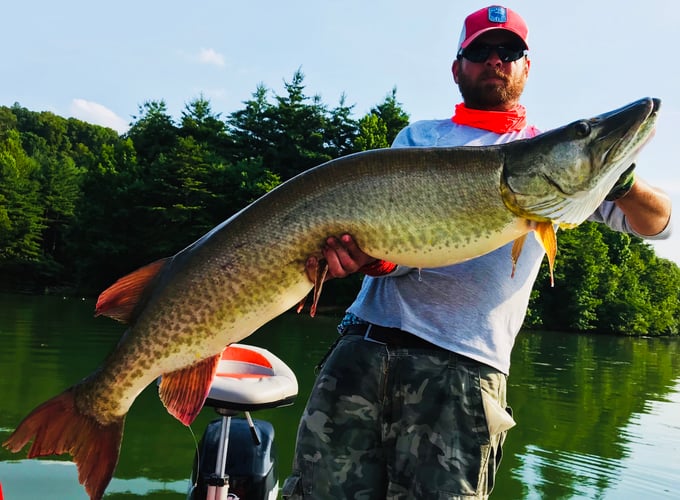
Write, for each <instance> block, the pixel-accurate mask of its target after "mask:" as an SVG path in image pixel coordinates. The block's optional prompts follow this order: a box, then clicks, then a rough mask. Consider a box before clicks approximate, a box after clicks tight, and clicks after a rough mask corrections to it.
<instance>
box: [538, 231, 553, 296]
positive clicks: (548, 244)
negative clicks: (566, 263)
mask: <svg viewBox="0 0 680 500" xmlns="http://www.w3.org/2000/svg"><path fill="white" fill-rule="evenodd" d="M535 231H536V232H535V234H536V239H537V240H538V241H539V243H540V244H541V246H542V247H543V250H545V254H546V255H547V256H548V266H549V268H550V286H555V274H554V269H555V257H556V256H557V233H556V231H555V226H554V225H553V224H552V222H539V223H537V224H536V229H535Z"/></svg>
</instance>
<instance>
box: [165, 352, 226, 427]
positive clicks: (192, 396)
mask: <svg viewBox="0 0 680 500" xmlns="http://www.w3.org/2000/svg"><path fill="white" fill-rule="evenodd" d="M221 355H222V353H220V354H217V355H215V356H212V357H210V358H206V359H204V360H202V361H199V362H198V363H196V364H193V365H191V366H188V367H186V368H182V369H181V370H177V371H174V372H171V373H166V374H164V375H163V377H162V378H161V383H160V386H159V387H158V395H159V397H160V398H161V401H162V402H163V405H164V406H165V408H166V409H167V410H168V413H170V415H172V416H173V417H175V418H176V419H177V420H179V421H180V422H182V423H183V424H184V425H189V424H191V422H193V421H194V419H195V418H196V416H197V415H198V414H199V413H200V411H201V408H203V403H205V398H207V397H208V393H209V392H210V384H211V383H212V380H213V377H214V376H215V372H216V371H217V364H218V363H219V362H220V357H221Z"/></svg>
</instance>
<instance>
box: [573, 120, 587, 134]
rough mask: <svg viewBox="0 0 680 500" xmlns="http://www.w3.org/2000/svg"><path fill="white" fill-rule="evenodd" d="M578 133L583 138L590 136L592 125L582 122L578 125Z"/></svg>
mask: <svg viewBox="0 0 680 500" xmlns="http://www.w3.org/2000/svg"><path fill="white" fill-rule="evenodd" d="M576 133H577V134H578V135H580V136H581V137H586V136H588V135H589V134H590V123H588V122H587V121H580V122H578V123H577V124H576Z"/></svg>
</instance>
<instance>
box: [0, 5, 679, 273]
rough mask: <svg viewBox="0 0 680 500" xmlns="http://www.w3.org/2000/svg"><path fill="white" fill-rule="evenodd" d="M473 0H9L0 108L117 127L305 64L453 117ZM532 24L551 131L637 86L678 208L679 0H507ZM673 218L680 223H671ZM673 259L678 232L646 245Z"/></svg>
mask: <svg viewBox="0 0 680 500" xmlns="http://www.w3.org/2000/svg"><path fill="white" fill-rule="evenodd" d="M487 5H489V3H487V2H479V1H472V0H448V1H444V0H419V1H417V2H413V1H412V0H410V1H406V0H287V1H286V2H281V1H278V0H277V1H274V0H259V1H252V0H246V1H236V0H192V1H191V2H188V1H178V0H163V1H153V0H146V1H144V0H136V1H130V0H118V1H117V2H93V1H92V0H87V1H85V0H61V1H60V2H44V1H36V0H23V1H21V2H6V5H5V6H4V7H3V14H2V17H3V28H2V30H0V54H1V55H0V61H1V62H0V81H1V82H2V83H1V84H0V105H4V106H11V105H13V104H14V103H19V104H20V105H21V106H23V107H25V108H27V109H29V110H31V111H51V112H53V113H55V114H57V115H60V116H65V117H75V118H79V119H81V120H84V121H88V122H91V123H96V124H100V125H105V126H108V127H111V128H114V129H116V130H118V131H119V132H121V133H123V132H125V130H126V129H127V127H128V126H129V124H130V122H132V121H133V117H134V116H136V115H138V111H139V107H140V105H142V104H143V103H144V102H147V101H152V100H155V101H158V100H163V101H165V103H166V105H167V108H168V111H169V113H170V114H171V115H172V116H173V117H174V118H175V119H179V117H180V116H181V112H182V110H183V109H184V107H185V106H186V105H187V103H189V102H191V101H192V100H194V99H196V98H198V97H201V96H203V97H205V98H207V99H208V100H209V101H210V103H211V107H212V109H213V111H214V112H215V113H220V114H221V115H222V116H223V117H226V116H228V115H229V114H230V113H231V112H233V111H237V110H239V109H242V107H243V102H244V101H246V100H248V99H250V98H251V96H252V94H253V92H254V91H255V89H256V88H257V86H258V85H259V84H263V85H264V86H266V87H267V88H269V89H271V90H273V91H274V92H276V93H279V94H282V93H283V92H284V88H283V84H284V82H285V81H290V80H291V79H292V76H293V74H294V73H295V71H297V70H298V69H299V70H301V71H302V73H303V74H304V75H305V79H304V83H305V90H306V93H307V95H310V96H312V95H319V96H321V99H322V102H323V103H325V104H327V105H328V106H330V107H334V106H336V105H337V104H339V102H340V99H341V97H342V96H343V95H344V96H345V99H346V103H347V104H351V105H354V117H355V118H360V117H361V116H363V115H364V114H366V113H367V112H368V111H370V109H371V108H372V107H373V106H375V105H377V104H380V103H382V102H383V100H384V98H385V97H386V96H387V95H388V94H390V93H391V91H392V89H393V88H396V89H397V100H398V101H399V102H400V103H401V105H402V108H403V109H404V110H405V111H406V112H407V113H409V115H410V117H411V121H416V120H422V119H431V118H445V117H449V116H451V115H452V113H453V108H454V106H455V104H456V103H458V102H460V95H459V93H458V89H457V87H456V86H455V85H454V82H453V79H452V77H451V62H452V60H453V58H454V56H455V52H456V46H457V43H458V39H459V36H460V30H461V26H462V22H463V19H464V18H465V16H466V15H467V14H469V13H471V12H473V11H475V10H477V9H479V8H482V7H485V6H487ZM503 5H505V6H506V7H509V8H511V9H513V10H515V11H517V12H518V13H520V15H522V17H523V18H524V19H525V20H526V22H527V24H528V26H529V49H530V52H529V54H530V58H531V72H530V76H529V80H528V83H527V86H526V89H525V93H524V95H523V97H522V104H524V105H525V106H526V108H527V111H528V118H529V121H530V122H532V123H533V124H534V125H536V126H537V127H538V128H540V129H542V130H548V129H550V128H555V127H559V126H561V125H565V124H567V123H569V122H572V121H574V120H577V119H580V118H588V117H591V116H594V115H597V114H600V113H602V112H605V111H609V110H612V109H615V108H618V107H620V106H623V105H625V104H627V103H629V102H632V101H635V100H637V99H639V98H641V97H646V96H651V97H658V98H660V99H661V100H662V106H661V113H660V117H659V120H658V124H657V131H656V135H655V137H654V139H653V140H652V141H651V142H650V143H649V144H648V145H647V146H646V147H645V149H644V150H643V151H642V152H641V153H640V155H639V157H638V161H637V165H638V167H637V172H638V174H639V175H640V176H641V177H643V178H645V179H646V180H647V181H648V182H650V183H651V184H653V185H655V186H658V187H661V188H663V189H664V190H665V191H666V192H667V193H668V194H669V195H670V196H671V198H672V199H673V202H674V206H679V205H680V168H679V165H678V163H680V162H679V161H678V142H676V141H677V139H674V136H673V133H674V132H675V131H680V90H679V87H680V86H679V84H678V80H679V77H680V66H678V64H677V60H678V57H677V54H675V53H674V52H673V50H674V48H673V47H675V44H676V43H677V33H678V27H677V17H678V5H677V1H676V0H646V1H644V2H620V1H615V0H569V1H561V2H556V1H546V0H513V1H508V2H505V3H504V4H503ZM676 226H677V224H676ZM653 245H654V247H655V249H656V252H657V254H658V255H660V256H661V257H665V258H668V259H671V260H674V261H675V262H676V263H678V264H680V229H678V230H677V231H676V233H675V234H674V235H673V236H672V237H671V238H670V239H668V240H665V241H661V242H654V243H653Z"/></svg>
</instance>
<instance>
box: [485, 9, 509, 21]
mask: <svg viewBox="0 0 680 500" xmlns="http://www.w3.org/2000/svg"><path fill="white" fill-rule="evenodd" d="M488 14H489V21H490V22H492V23H506V22H508V11H507V10H506V9H505V7H500V6H498V5H496V6H494V7H489V11H488Z"/></svg>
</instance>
